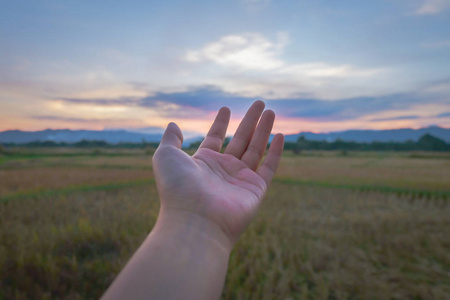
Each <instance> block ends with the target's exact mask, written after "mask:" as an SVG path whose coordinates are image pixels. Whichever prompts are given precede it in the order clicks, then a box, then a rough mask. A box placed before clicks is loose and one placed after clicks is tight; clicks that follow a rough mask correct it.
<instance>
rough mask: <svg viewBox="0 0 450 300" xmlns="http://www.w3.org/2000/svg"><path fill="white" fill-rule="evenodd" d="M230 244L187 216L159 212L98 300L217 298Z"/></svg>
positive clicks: (199, 219) (213, 228) (207, 225)
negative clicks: (155, 220)
mask: <svg viewBox="0 0 450 300" xmlns="http://www.w3.org/2000/svg"><path fill="white" fill-rule="evenodd" d="M231 247H232V245H231V243H230V242H229V239H228V237H227V236H225V235H224V234H223V232H221V230H220V228H219V227H218V226H217V225H215V224H212V223H211V222H210V221H209V220H207V219H204V218H203V217H200V216H198V215H195V214H191V213H189V212H164V211H162V212H161V213H160V216H159V218H158V221H157V223H156V225H155V228H154V229H153V230H152V232H151V233H150V234H149V236H148V237H147V238H146V240H145V241H144V243H143V244H142V245H141V247H140V248H139V250H138V251H137V252H136V253H135V255H134V256H133V257H132V258H131V260H130V261H129V262H128V264H127V265H126V267H125V268H124V270H123V271H122V272H121V273H120V275H119V276H118V277H117V278H116V280H115V282H114V283H113V284H112V285H111V287H110V288H109V290H108V291H107V292H106V294H105V295H104V297H103V298H104V299H208V300H209V299H219V298H220V294H221V292H222V288H223V284H224V281H225V276H226V272H227V266H228V258H229V254H230V251H231Z"/></svg>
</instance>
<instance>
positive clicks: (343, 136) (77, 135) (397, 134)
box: [0, 126, 450, 146]
mask: <svg viewBox="0 0 450 300" xmlns="http://www.w3.org/2000/svg"><path fill="white" fill-rule="evenodd" d="M425 134H430V135H432V136H434V137H437V138H440V139H442V140H444V141H446V142H447V143H450V129H449V128H442V127H437V126H432V127H427V128H421V129H409V128H405V129H392V130H346V131H336V132H329V133H313V132H300V133H298V134H291V135H287V136H286V141H287V142H295V141H296V140H297V139H298V137H299V136H304V137H305V138H306V139H307V140H313V141H314V140H316V141H329V142H331V141H335V140H337V139H340V140H343V141H353V142H367V143H370V142H375V141H377V142H405V141H407V140H412V141H418V140H419V139H420V137H422V136H424V135H425ZM161 137H162V130H161V132H153V133H144V132H134V131H133V132H132V131H127V130H101V131H95V130H69V129H56V130H53V129H47V130H42V131H21V130H8V131H3V132H0V143H15V144H24V143H29V142H35V141H41V142H45V141H53V142H66V143H76V142H79V141H81V140H88V141H94V140H95V141H105V142H107V143H110V144H117V143H120V142H124V143H125V142H126V143H141V142H143V141H145V142H159V141H160V140H161ZM198 140H201V137H200V135H199V136H198V137H193V138H187V139H186V140H185V142H184V145H185V146H188V145H189V144H190V143H191V142H195V141H198Z"/></svg>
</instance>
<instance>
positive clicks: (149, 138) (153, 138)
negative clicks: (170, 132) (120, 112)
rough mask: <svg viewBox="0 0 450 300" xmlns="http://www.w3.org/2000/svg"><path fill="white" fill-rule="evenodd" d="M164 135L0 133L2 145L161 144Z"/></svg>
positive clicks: (115, 132) (15, 131)
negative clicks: (84, 141)
mask: <svg viewBox="0 0 450 300" xmlns="http://www.w3.org/2000/svg"><path fill="white" fill-rule="evenodd" d="M161 137H162V133H155V134H146V133H138V132H129V131H126V130H102V131H95V130H69V129H56V130H53V129H47V130H42V131H21V130H8V131H3V132H0V143H15V144H24V143H29V142H35V141H41V142H45V141H53V142H66V143H76V142H79V141H81V140H87V141H105V142H107V143H110V144H117V143H120V142H128V143H142V142H143V141H146V142H159V141H160V140H161Z"/></svg>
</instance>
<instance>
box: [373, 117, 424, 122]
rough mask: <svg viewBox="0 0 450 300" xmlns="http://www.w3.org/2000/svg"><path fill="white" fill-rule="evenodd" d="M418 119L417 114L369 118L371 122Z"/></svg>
mask: <svg viewBox="0 0 450 300" xmlns="http://www.w3.org/2000/svg"><path fill="white" fill-rule="evenodd" d="M416 119H419V116H400V117H393V118H377V119H372V120H370V121H371V122H384V121H399V120H416Z"/></svg>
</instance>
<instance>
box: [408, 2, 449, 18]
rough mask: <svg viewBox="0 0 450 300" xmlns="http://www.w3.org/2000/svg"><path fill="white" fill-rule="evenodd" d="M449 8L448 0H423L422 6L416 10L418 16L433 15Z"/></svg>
mask: <svg viewBox="0 0 450 300" xmlns="http://www.w3.org/2000/svg"><path fill="white" fill-rule="evenodd" d="M448 8H450V1H449V0H425V1H424V2H423V3H422V5H421V6H420V7H419V8H417V10H416V14H418V15H434V14H438V13H440V12H442V11H444V10H446V9H448Z"/></svg>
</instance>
